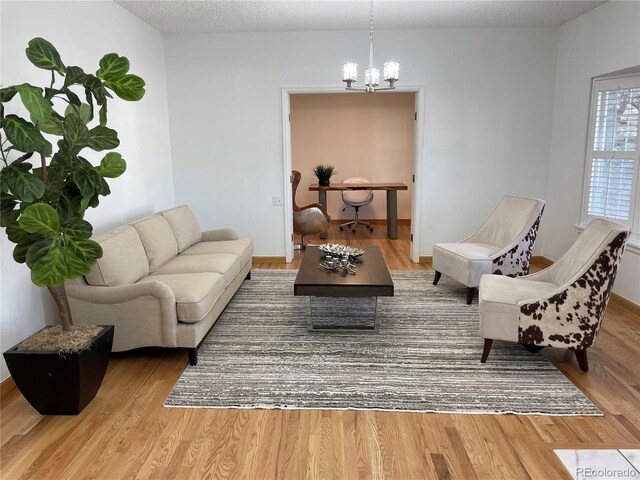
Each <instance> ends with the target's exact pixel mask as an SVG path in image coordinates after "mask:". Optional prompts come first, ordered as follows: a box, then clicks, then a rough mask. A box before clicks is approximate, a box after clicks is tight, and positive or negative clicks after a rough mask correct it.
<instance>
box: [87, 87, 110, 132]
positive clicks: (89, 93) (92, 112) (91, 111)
mask: <svg viewBox="0 0 640 480" xmlns="http://www.w3.org/2000/svg"><path fill="white" fill-rule="evenodd" d="M84 98H86V99H87V105H89V121H91V120H93V115H94V109H93V95H91V90H89V89H88V88H85V89H84ZM105 105H106V103H105ZM85 123H86V124H89V122H85Z"/></svg>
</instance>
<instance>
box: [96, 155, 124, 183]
mask: <svg viewBox="0 0 640 480" xmlns="http://www.w3.org/2000/svg"><path fill="white" fill-rule="evenodd" d="M126 169H127V162H125V161H124V158H122V155H120V154H119V153H117V152H110V153H107V154H106V155H105V156H104V158H103V159H102V161H101V162H100V165H99V166H97V167H96V170H97V172H98V173H99V174H100V175H101V176H103V177H107V178H117V177H119V176H120V175H122V174H123V173H124V172H125V170H126Z"/></svg>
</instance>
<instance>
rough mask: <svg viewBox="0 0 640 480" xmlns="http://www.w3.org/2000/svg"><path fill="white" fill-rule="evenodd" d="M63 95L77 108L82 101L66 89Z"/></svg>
mask: <svg viewBox="0 0 640 480" xmlns="http://www.w3.org/2000/svg"><path fill="white" fill-rule="evenodd" d="M62 93H63V94H65V95H66V96H67V98H68V99H69V102H70V103H71V104H72V105H75V106H76V107H79V106H80V105H82V100H80V97H79V96H78V95H76V94H75V93H73V92H72V91H71V90H69V89H68V88H65V89H64V90H63V91H62Z"/></svg>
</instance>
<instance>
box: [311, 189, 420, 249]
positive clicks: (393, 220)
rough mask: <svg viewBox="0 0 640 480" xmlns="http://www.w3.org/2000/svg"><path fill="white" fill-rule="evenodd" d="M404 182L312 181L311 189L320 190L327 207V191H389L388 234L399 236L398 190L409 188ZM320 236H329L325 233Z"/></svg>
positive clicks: (322, 200)
mask: <svg viewBox="0 0 640 480" xmlns="http://www.w3.org/2000/svg"><path fill="white" fill-rule="evenodd" d="M408 189H409V187H407V186H406V185H405V184H404V183H332V184H331V185H318V184H317V183H312V184H311V185H309V190H310V191H312V192H318V201H319V202H320V203H321V204H322V205H324V207H325V208H327V192H328V191H332V192H333V191H335V192H342V191H345V190H386V191H387V235H388V236H389V238H398V190H408ZM320 238H327V234H326V233H323V234H321V235H320Z"/></svg>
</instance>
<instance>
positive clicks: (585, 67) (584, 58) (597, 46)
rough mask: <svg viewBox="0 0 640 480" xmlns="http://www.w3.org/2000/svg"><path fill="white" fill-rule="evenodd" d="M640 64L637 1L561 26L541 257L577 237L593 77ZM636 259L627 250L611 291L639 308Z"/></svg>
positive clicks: (556, 251) (638, 259)
mask: <svg viewBox="0 0 640 480" xmlns="http://www.w3.org/2000/svg"><path fill="white" fill-rule="evenodd" d="M637 65H640V2H608V3H606V4H604V5H602V6H600V7H598V8H596V9H594V10H591V11H590V12H587V13H585V14H584V15H581V16H579V17H578V18H576V19H574V20H572V21H570V22H567V23H566V24H564V25H562V26H561V27H560V31H559V39H558V65H557V69H556V88H555V99H556V100H555V105H554V109H553V123H552V125H553V135H552V139H551V153H550V156H549V184H548V185H549V188H548V195H547V213H545V217H546V218H545V221H546V222H547V223H546V226H547V232H553V235H550V234H548V235H547V236H546V237H545V247H544V254H545V256H547V257H549V258H551V259H553V260H555V259H557V258H558V257H559V256H560V255H562V254H563V253H564V252H565V251H566V250H567V249H568V248H569V246H570V245H571V244H572V243H573V242H574V240H575V239H576V237H577V236H578V232H577V231H576V229H575V228H574V227H573V226H574V225H575V224H577V223H579V220H580V206H581V202H582V188H583V181H584V170H585V156H586V148H587V123H588V118H589V100H590V95H591V90H590V89H591V78H592V77H595V76H599V75H604V74H607V73H611V72H615V71H617V70H622V69H626V68H629V67H634V66H637ZM639 279H640V254H638V251H637V250H636V251H632V250H631V249H629V248H627V251H626V252H625V254H624V256H623V260H622V265H621V267H620V270H619V272H618V277H617V279H616V284H615V288H614V291H615V292H616V293H618V294H620V295H622V296H624V297H626V298H628V299H629V300H631V301H633V302H635V303H640V287H638V285H639V283H640V281H639Z"/></svg>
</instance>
